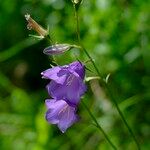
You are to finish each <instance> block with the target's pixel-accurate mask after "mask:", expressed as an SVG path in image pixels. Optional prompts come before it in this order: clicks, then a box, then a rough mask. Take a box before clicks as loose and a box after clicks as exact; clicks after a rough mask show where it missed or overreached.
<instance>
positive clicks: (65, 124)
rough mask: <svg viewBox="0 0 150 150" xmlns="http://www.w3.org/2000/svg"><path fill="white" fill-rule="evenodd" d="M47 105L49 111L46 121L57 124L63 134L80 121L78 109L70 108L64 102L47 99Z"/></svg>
mask: <svg viewBox="0 0 150 150" xmlns="http://www.w3.org/2000/svg"><path fill="white" fill-rule="evenodd" d="M45 104H46V106H47V109H48V110H47V112H46V116H45V117H46V120H47V121H48V122H49V123H51V124H57V126H58V128H59V129H60V130H61V131H62V132H63V133H64V132H65V131H66V130H67V128H69V127H70V126H71V125H72V124H73V123H75V122H76V121H78V119H79V117H78V116H77V115H76V108H75V107H72V106H69V105H68V104H67V103H66V102H65V101H64V100H55V99H51V100H50V99H47V100H45Z"/></svg>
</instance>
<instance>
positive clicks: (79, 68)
mask: <svg viewBox="0 0 150 150" xmlns="http://www.w3.org/2000/svg"><path fill="white" fill-rule="evenodd" d="M69 68H70V69H71V70H73V71H74V72H76V73H77V74H78V75H79V76H80V77H81V79H84V76H85V66H84V65H83V64H82V63H81V62H79V61H75V62H73V63H71V64H70V65H69Z"/></svg>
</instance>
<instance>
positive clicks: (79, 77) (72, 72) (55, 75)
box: [41, 61, 86, 106]
mask: <svg viewBox="0 0 150 150" xmlns="http://www.w3.org/2000/svg"><path fill="white" fill-rule="evenodd" d="M41 75H42V78H45V79H50V80H51V82H50V83H49V84H48V85H47V90H48V93H49V94H50V95H51V97H52V98H55V99H57V100H59V99H63V100H65V101H66V102H67V103H68V104H69V105H70V106H76V105H77V104H78V103H79V101H80V97H81V96H82V95H83V94H84V93H85V91H86V85H85V84H84V82H83V79H84V76H85V67H84V65H83V64H82V63H81V62H79V61H75V62H73V63H71V64H69V65H65V66H57V67H53V68H51V69H47V70H45V71H44V72H42V73H41Z"/></svg>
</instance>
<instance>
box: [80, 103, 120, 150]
mask: <svg viewBox="0 0 150 150" xmlns="http://www.w3.org/2000/svg"><path fill="white" fill-rule="evenodd" d="M82 104H83V105H84V107H85V108H86V110H87V112H88V113H89V115H90V116H91V118H92V119H93V121H94V122H95V125H96V127H97V128H98V129H99V130H100V131H101V132H102V133H103V135H104V136H105V138H106V140H107V141H108V143H109V144H110V145H111V146H112V148H113V149H115V150H117V148H116V147H115V145H114V144H113V143H112V142H111V140H110V139H109V137H108V136H107V134H106V133H105V131H104V130H103V128H102V127H101V126H100V125H99V123H98V121H97V120H96V118H95V116H94V115H93V114H92V112H91V111H90V109H89V108H88V107H87V106H86V104H85V103H84V102H83V101H82Z"/></svg>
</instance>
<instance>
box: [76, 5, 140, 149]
mask: <svg viewBox="0 0 150 150" xmlns="http://www.w3.org/2000/svg"><path fill="white" fill-rule="evenodd" d="M73 6H74V13H75V20H76V34H77V39H78V42H79V45H80V46H81V48H82V50H83V51H84V52H85V54H86V55H87V57H88V58H89V59H90V60H91V62H92V64H93V66H94V68H95V70H96V72H97V74H98V76H99V77H100V78H102V79H103V76H102V75H101V73H100V72H99V69H98V67H97V66H96V64H95V62H94V60H93V59H92V57H91V56H90V54H89V53H88V51H87V50H86V49H85V48H84V46H83V45H82V43H81V37H80V28H79V17H78V11H77V10H76V7H75V4H73ZM103 84H104V86H105V88H106V90H107V91H108V94H109V96H110V98H111V100H112V101H113V103H114V105H115V107H116V109H117V111H118V113H119V115H120V117H121V118H122V120H123V122H124V124H125V125H126V127H127V129H128V131H129V133H130V135H131V136H132V138H133V140H134V142H135V144H136V146H137V149H138V150H140V145H139V143H138V141H137V139H136V137H135V135H134V133H133V131H132V130H131V128H130V126H129V125H128V123H127V121H126V119H125V117H124V115H123V113H122V112H121V110H120V108H119V106H118V104H117V101H116V99H115V98H114V96H113V94H112V93H111V90H110V88H109V86H108V85H107V84H106V82H105V81H103Z"/></svg>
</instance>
